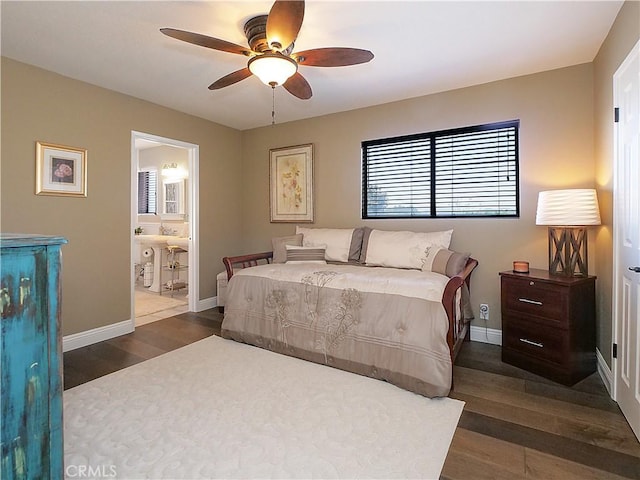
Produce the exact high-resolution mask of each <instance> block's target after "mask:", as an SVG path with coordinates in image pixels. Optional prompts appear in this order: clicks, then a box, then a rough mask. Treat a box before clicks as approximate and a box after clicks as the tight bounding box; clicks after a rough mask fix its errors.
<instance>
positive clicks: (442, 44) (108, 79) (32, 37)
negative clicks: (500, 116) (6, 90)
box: [0, 0, 623, 130]
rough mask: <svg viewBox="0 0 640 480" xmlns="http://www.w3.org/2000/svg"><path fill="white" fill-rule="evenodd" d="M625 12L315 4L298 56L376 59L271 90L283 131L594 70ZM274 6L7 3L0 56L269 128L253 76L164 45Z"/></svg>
mask: <svg viewBox="0 0 640 480" xmlns="http://www.w3.org/2000/svg"><path fill="white" fill-rule="evenodd" d="M622 3H623V2H622V1H602V2H598V1H552V2H543V1H531V2H525V1H511V2H510V1H497V2H496V1H491V2H489V1H471V2H458V1H444V2H435V1H411V2H403V1H331V2H330V1H318V0H316V1H313V0H309V1H308V2H307V4H306V10H305V18H304V23H303V25H302V29H301V30H300V34H299V35H298V40H297V42H296V48H295V50H296V51H300V50H307V49H311V48H318V47H354V48H364V49H368V50H371V51H372V52H373V53H374V55H375V58H374V59H373V60H372V61H371V62H369V63H367V64H363V65H355V66H350V67H338V68H317V67H305V66H301V67H300V72H301V73H302V74H303V75H304V76H305V78H306V79H307V80H308V81H309V83H310V84H311V87H312V89H313V97H312V98H311V99H310V100H299V99H297V98H295V97H293V96H292V95H290V94H289V93H288V92H286V90H284V89H283V88H280V87H278V88H277V89H276V92H275V104H276V121H277V122H278V123H283V122H287V121H292V120H298V119H302V118H309V117H315V116H318V115H324V114H329V113H334V112H340V111H345V110H351V109H355V108H361V107H366V106H370V105H377V104H382V103H387V102H392V101H396V100H401V99H405V98H411V97H417V96H421V95H426V94H430V93H435V92H440V91H445V90H451V89H454V88H460V87H466V86H470V85H477V84H481V83H486V82H490V81H494V80H499V79H504V78H509V77H515V76H519V75H526V74H530V73H535V72H540V71H545V70H551V69H555V68H560V67H565V66H570V65H577V64H580V63H585V62H590V61H592V60H593V59H594V57H595V55H596V54H597V52H598V49H599V48H600V45H601V44H602V42H603V40H604V39H605V37H606V35H607V33H608V31H609V29H610V27H611V25H612V23H613V21H614V19H615V17H616V15H617V14H618V11H619V10H620V7H621V5H622ZM271 5H272V2H271V1H214V2H211V1H207V2H204V1H200V2H183V1H174V2H157V1H151V2H149V1H136V2H131V1H128V2H122V1H106V2H97V1H81V2H77V1H70V2H59V1H54V2H52V1H45V2H31V1H29V2H27V1H6V0H3V1H2V4H1V12H0V14H1V21H2V43H1V44H0V47H1V51H2V55H3V56H7V57H10V58H13V59H15V60H19V61H21V62H25V63H29V64H32V65H37V66H39V67H42V68H45V69H47V70H51V71H54V72H57V73H60V74H62V75H65V76H68V77H72V78H76V79H79V80H82V81H85V82H89V83H92V84H95V85H99V86H101V87H105V88H108V89H111V90H115V91H118V92H122V93H125V94H128V95H132V96H134V97H138V98H141V99H144V100H148V101H150V102H153V103H157V104H160V105H164V106H167V107H170V108H173V109H175V110H179V111H182V112H187V113H190V114H193V115H196V116H198V117H202V118H206V119H209V120H212V121H214V122H218V123H220V124H223V125H227V126H230V127H233V128H236V129H240V130H245V129H249V128H254V127H259V126H263V125H269V124H270V123H271V104H272V97H271V89H270V88H269V87H267V86H265V85H263V84H262V83H260V81H259V80H258V79H257V78H256V77H250V78H248V79H246V80H244V81H242V82H240V83H237V84H235V85H232V86H230V87H227V88H224V89H222V90H217V91H210V90H208V89H207V87H208V86H209V84H211V83H212V82H213V81H214V80H217V79H218V78H220V77H222V76H224V75H226V74H228V73H230V72H232V71H235V70H239V69H241V68H243V67H244V66H245V65H246V61H247V59H246V58H245V57H243V56H240V55H234V54H230V53H225V52H219V51H214V50H211V49H207V48H203V47H199V46H195V45H191V44H187V43H184V42H180V41H178V40H175V39H172V38H169V37H166V36H165V35H162V34H161V33H160V32H159V29H160V28H162V27H173V28H178V29H182V30H189V31H193V32H197V33H202V34H205V35H210V36H213V37H217V38H220V39H223V40H227V41H231V42H234V43H237V44H240V45H247V41H246V38H245V37H244V33H243V28H242V27H243V25H244V22H245V21H246V20H248V19H249V18H251V17H253V16H255V15H258V14H266V13H268V12H269V9H270V8H271Z"/></svg>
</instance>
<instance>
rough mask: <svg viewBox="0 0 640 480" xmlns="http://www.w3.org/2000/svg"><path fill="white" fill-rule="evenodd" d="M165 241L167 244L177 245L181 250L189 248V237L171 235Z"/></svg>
mask: <svg viewBox="0 0 640 480" xmlns="http://www.w3.org/2000/svg"><path fill="white" fill-rule="evenodd" d="M165 241H166V243H167V245H177V246H178V247H180V248H182V249H183V250H189V237H172V238H170V239H166V240H165Z"/></svg>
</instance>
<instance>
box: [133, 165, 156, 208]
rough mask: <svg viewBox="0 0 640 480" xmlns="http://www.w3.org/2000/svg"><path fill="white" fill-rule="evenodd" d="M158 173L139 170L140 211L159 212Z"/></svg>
mask: <svg viewBox="0 0 640 480" xmlns="http://www.w3.org/2000/svg"><path fill="white" fill-rule="evenodd" d="M157 183H158V174H157V172H154V171H145V172H138V213H158V210H157V197H158V185H157Z"/></svg>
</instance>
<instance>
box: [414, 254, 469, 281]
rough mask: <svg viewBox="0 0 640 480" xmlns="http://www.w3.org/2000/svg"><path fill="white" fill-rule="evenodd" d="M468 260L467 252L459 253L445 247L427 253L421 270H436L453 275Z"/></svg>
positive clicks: (459, 270)
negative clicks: (432, 252) (429, 253)
mask: <svg viewBox="0 0 640 480" xmlns="http://www.w3.org/2000/svg"><path fill="white" fill-rule="evenodd" d="M467 260H469V254H468V253H459V252H454V251H452V250H448V249H446V248H441V249H439V250H436V251H435V253H434V254H433V255H429V256H428V257H427V259H426V261H425V263H424V265H423V266H422V271H423V272H436V273H441V274H442V275H446V276H447V277H453V276H455V275H457V274H459V273H460V272H461V271H462V270H463V269H464V266H465V265H466V264H467Z"/></svg>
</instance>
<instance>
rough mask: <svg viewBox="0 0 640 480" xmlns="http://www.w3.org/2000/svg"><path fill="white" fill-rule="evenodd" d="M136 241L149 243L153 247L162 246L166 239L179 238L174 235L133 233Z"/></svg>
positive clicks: (164, 244) (142, 243)
mask: <svg viewBox="0 0 640 480" xmlns="http://www.w3.org/2000/svg"><path fill="white" fill-rule="evenodd" d="M134 238H135V239H136V242H138V243H140V244H141V245H150V246H153V247H164V246H166V245H167V241H170V240H173V239H176V238H179V237H178V236H176V235H135V236H134Z"/></svg>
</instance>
